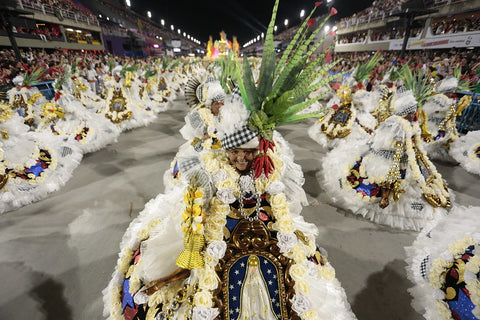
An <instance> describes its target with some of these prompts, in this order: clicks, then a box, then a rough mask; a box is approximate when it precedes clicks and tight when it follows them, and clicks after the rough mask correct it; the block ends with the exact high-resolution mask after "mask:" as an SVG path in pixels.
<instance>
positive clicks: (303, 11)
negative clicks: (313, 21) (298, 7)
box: [300, 9, 305, 18]
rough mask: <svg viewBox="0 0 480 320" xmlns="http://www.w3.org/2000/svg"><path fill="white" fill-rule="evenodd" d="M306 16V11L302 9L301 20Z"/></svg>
mask: <svg viewBox="0 0 480 320" xmlns="http://www.w3.org/2000/svg"><path fill="white" fill-rule="evenodd" d="M304 16H305V10H303V9H302V11H300V18H303V17H304Z"/></svg>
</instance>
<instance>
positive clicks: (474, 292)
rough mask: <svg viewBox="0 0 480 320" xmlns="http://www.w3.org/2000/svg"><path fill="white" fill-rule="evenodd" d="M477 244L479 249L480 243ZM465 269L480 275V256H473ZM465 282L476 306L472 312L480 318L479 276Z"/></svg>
mask: <svg viewBox="0 0 480 320" xmlns="http://www.w3.org/2000/svg"><path fill="white" fill-rule="evenodd" d="M475 245H476V247H477V250H478V247H479V244H478V243H476V244H475ZM465 270H466V271H469V272H471V273H473V274H475V275H477V276H478V274H479V273H480V257H479V256H478V255H476V256H473V257H471V258H470V259H469V260H468V263H467V264H466V266H465ZM465 284H466V288H467V290H468V292H470V299H471V300H472V302H473V304H474V305H475V306H476V307H475V309H473V311H472V312H473V314H474V316H476V317H477V318H480V307H479V306H480V281H478V278H477V279H474V280H471V281H465Z"/></svg>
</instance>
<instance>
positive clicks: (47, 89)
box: [0, 81, 55, 102]
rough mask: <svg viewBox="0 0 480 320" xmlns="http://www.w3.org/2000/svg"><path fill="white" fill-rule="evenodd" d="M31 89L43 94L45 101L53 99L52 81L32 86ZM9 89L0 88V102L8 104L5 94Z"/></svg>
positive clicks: (6, 87)
mask: <svg viewBox="0 0 480 320" xmlns="http://www.w3.org/2000/svg"><path fill="white" fill-rule="evenodd" d="M32 87H37V88H38V90H39V91H40V93H41V94H43V96H44V97H45V98H46V99H47V100H51V99H53V97H55V87H54V86H53V81H45V82H39V83H36V84H34V85H32ZM11 88H12V87H10V86H3V87H0V101H2V102H8V96H7V92H8V90H10V89H11Z"/></svg>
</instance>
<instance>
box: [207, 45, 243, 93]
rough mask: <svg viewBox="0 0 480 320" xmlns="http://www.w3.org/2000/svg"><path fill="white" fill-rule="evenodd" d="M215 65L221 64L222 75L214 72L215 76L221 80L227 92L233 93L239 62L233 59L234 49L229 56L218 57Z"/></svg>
mask: <svg viewBox="0 0 480 320" xmlns="http://www.w3.org/2000/svg"><path fill="white" fill-rule="evenodd" d="M215 65H217V66H220V75H218V76H217V75H216V74H215V73H214V77H215V78H217V79H218V80H219V81H220V83H221V84H222V88H223V90H224V91H225V93H231V92H232V90H233V88H234V87H235V84H234V81H233V78H234V77H235V73H236V68H237V63H236V61H235V60H234V59H233V53H232V51H230V52H229V56H228V57H222V58H220V59H218V60H217V61H216V62H215ZM212 71H213V70H212Z"/></svg>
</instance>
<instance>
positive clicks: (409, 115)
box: [404, 112, 417, 122]
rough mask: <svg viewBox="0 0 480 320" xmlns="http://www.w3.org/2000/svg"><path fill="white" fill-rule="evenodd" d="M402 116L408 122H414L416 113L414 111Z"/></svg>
mask: <svg viewBox="0 0 480 320" xmlns="http://www.w3.org/2000/svg"><path fill="white" fill-rule="evenodd" d="M404 118H405V119H407V120H408V121H410V122H415V121H417V113H416V112H412V113H409V114H407V115H406V116H405V117H404Z"/></svg>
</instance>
